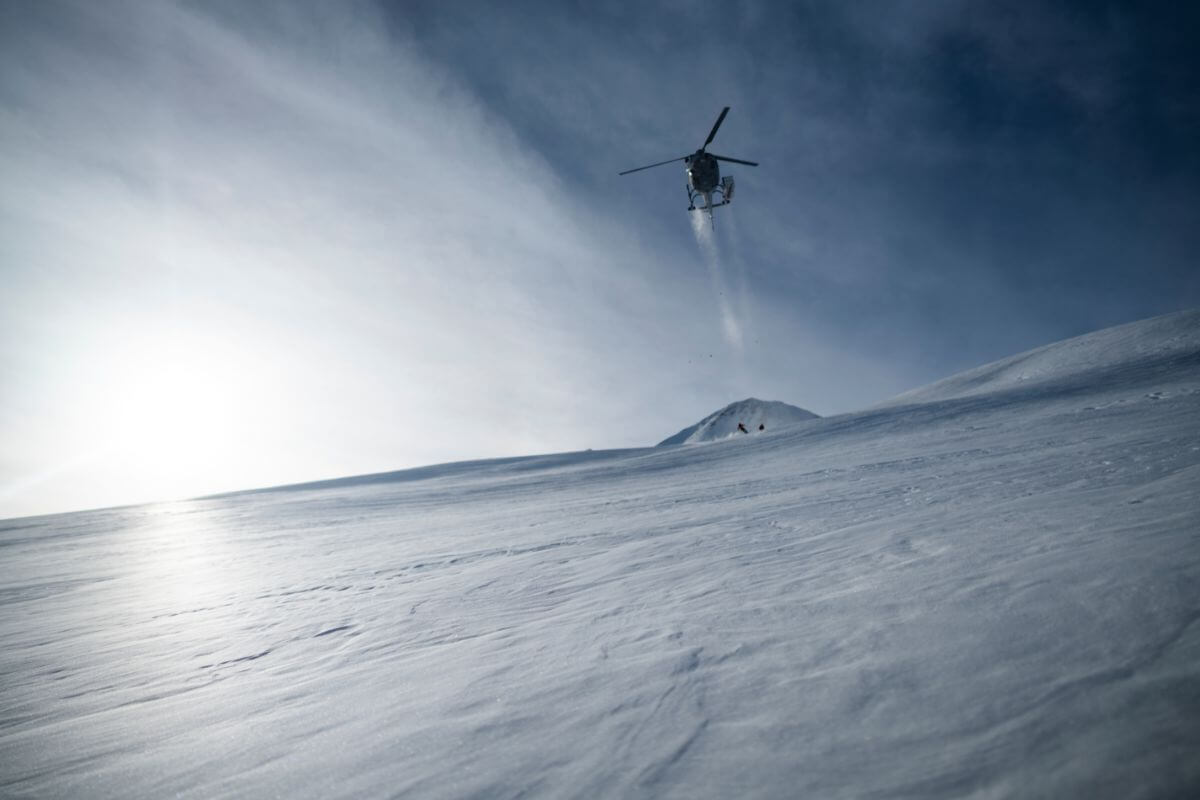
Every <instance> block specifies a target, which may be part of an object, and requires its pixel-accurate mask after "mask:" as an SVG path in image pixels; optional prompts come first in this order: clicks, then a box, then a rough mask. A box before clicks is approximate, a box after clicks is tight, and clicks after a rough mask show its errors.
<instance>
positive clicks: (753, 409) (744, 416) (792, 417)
mask: <svg viewBox="0 0 1200 800" xmlns="http://www.w3.org/2000/svg"><path fill="white" fill-rule="evenodd" d="M810 419H817V415H816V414H814V413H812V412H811V411H806V410H805V409H803V408H798V407H796V406H793V405H788V404H787V403H781V402H779V401H777V400H759V399H758V398H755V397H747V398H746V399H745V400H738V401H737V402H735V403H730V404H729V405H727V406H725V407H724V408H722V409H721V410H720V411H715V412H713V413H712V414H709V415H708V416H707V417H705V418H704V419H702V420H700V421H699V422H697V423H696V424H695V425H689V426H688V427H686V428H684V429H683V430H681V431H680V432H679V433H677V434H675V435H674V436H671V437H668V438H666V439H663V440H662V441H661V442H659V443H658V446H659V447H661V446H663V445H667V444H696V443H698V442H712V441H716V440H717V439H728V438H729V437H731V436H741V435H743V433H746V434H758V433H762V432H766V431H773V430H776V429H778V428H782V427H785V426H787V425H795V424H796V423H797V422H806V421H808V420H810ZM738 425H741V426H742V427H743V428H744V429H745V431H744V432H743V431H742V430H739V428H738Z"/></svg>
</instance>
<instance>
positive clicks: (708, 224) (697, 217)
mask: <svg viewBox="0 0 1200 800" xmlns="http://www.w3.org/2000/svg"><path fill="white" fill-rule="evenodd" d="M691 217H692V233H694V234H695V235H696V246H697V247H699V248H700V254H701V255H702V256H703V258H704V261H705V263H706V264H707V265H708V274H709V276H710V277H711V278H712V283H713V292H714V293H715V294H716V299H717V308H718V310H719V312H720V314H721V330H722V332H723V333H724V334H725V340H726V341H727V342H729V344H730V346H731V347H733V349H734V350H736V351H737V352H738V353H739V354H740V353H741V352H742V324H741V322H740V321H739V320H738V316H737V314H736V313H734V310H733V307H732V306H731V305H730V303H729V295H728V292H727V290H726V286H725V274H724V270H723V269H722V268H721V255H720V252H719V250H718V249H717V242H716V239H715V237H714V231H713V224H712V218H711V217H710V216H709V215H708V214H706V213H703V212H699V211H693V212H691Z"/></svg>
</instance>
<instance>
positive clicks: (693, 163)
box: [685, 150, 721, 194]
mask: <svg viewBox="0 0 1200 800" xmlns="http://www.w3.org/2000/svg"><path fill="white" fill-rule="evenodd" d="M685 163H686V164H687V178H688V186H690V187H691V189H692V191H693V192H697V193H699V194H708V193H709V192H711V191H713V190H714V189H716V188H717V184H718V183H720V182H721V168H720V167H719V166H718V165H717V160H716V159H715V158H713V157H712V156H711V155H709V154H708V153H706V152H704V151H703V150H697V151H696V152H694V153H692V154H691V155H690V156H687V157H686V159H685Z"/></svg>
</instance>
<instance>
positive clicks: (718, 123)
mask: <svg viewBox="0 0 1200 800" xmlns="http://www.w3.org/2000/svg"><path fill="white" fill-rule="evenodd" d="M728 113H729V106H725V108H723V109H722V110H721V116H719V117H717V121H716V122H714V123H713V129H712V130H711V131H709V134H708V138H707V139H705V140H704V144H702V145H700V149H701V150H703V149H704V148H706V147H708V146H709V144H711V143H712V140H713V137H714V136H716V135H717V128H719V127H721V123H722V122H724V121H725V115H726V114H728Z"/></svg>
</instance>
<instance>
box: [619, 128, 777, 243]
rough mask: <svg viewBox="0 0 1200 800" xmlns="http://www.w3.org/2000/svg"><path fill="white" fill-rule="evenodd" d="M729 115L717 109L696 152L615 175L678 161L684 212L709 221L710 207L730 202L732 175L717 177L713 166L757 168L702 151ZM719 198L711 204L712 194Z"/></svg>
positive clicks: (755, 162) (749, 163) (718, 170)
mask: <svg viewBox="0 0 1200 800" xmlns="http://www.w3.org/2000/svg"><path fill="white" fill-rule="evenodd" d="M728 113H729V106H725V108H723V109H722V110H721V116H719V117H717V121H716V122H715V123H713V126H712V130H711V131H709V133H708V138H707V139H705V140H704V144H702V145H700V149H699V150H697V151H696V152H694V153H691V154H689V155H686V156H680V157H679V158H671V159H668V160H666V161H659V162H658V163H657V164H647V165H646V166H644V167H636V168H635V169H627V170H625V171H624V172H618V173H617V174H618V175H628V174H629V173H631V172H641V171H642V170H644V169H650V168H651V167H661V166H662V165H663V164H672V163H674V162H676V161H682V162H683V163H684V164H686V165H687V179H688V182H687V193H688V211H696V210H699V211H707V212H708V217H709V220H711V219H712V212H713V209H714V208H720V207H721V206H727V205H729V204H730V203H731V202H733V176H732V175H726V176H725V177H724V178H722V177H721V169H720V167H719V166H718V165H717V162H718V161H730V162H732V163H734V164H745V165H746V166H749V167H757V166H758V162H757V161H743V160H742V159H740V158H730V157H728V156H719V155H716V154H715V153H709V152H706V151H705V149H704V148H706V147H708V146H709V145H710V144H712V140H713V137H714V136H716V135H717V128H719V127H721V123H722V122H724V121H725V115H726V114H728ZM714 194H715V195H717V196H718V197H719V198H720V201H721V202H719V203H716V202H713V195H714ZM701 198H703V200H704V204H703V205H702V206H700V207H699V209H697V207H696V201H697V200H698V199H701Z"/></svg>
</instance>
